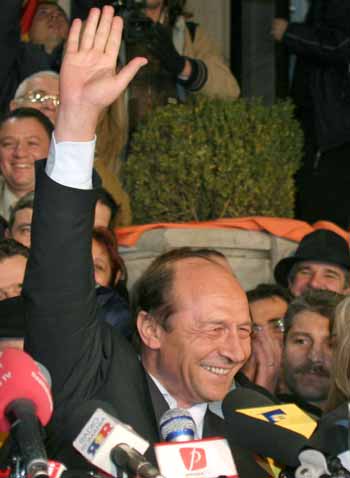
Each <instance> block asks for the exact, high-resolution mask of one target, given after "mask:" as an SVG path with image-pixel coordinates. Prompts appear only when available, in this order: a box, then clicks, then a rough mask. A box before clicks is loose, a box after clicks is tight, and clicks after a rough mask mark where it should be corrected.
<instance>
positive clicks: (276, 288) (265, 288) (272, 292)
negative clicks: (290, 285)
mask: <svg viewBox="0 0 350 478" xmlns="http://www.w3.org/2000/svg"><path fill="white" fill-rule="evenodd" d="M247 297H248V302H249V304H252V303H253V302H256V301H258V300H264V299H272V298H273V297H278V298H280V299H282V300H284V301H285V302H287V304H289V302H290V301H291V300H292V296H291V295H290V292H289V291H288V290H287V289H285V288H284V287H282V286H280V285H277V284H259V285H257V286H256V287H255V289H251V290H248V292H247Z"/></svg>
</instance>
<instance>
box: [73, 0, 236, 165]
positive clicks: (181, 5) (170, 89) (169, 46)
mask: <svg viewBox="0 0 350 478" xmlns="http://www.w3.org/2000/svg"><path fill="white" fill-rule="evenodd" d="M106 3H114V6H115V8H116V13H117V14H118V15H122V16H123V17H124V24H125V28H124V30H125V34H124V47H125V55H124V56H125V62H127V61H129V60H130V59H131V58H134V57H136V56H143V57H147V59H148V65H147V66H146V67H145V68H144V69H142V70H141V71H140V72H139V73H138V74H137V76H136V78H135V79H134V80H133V81H132V82H131V85H130V86H129V89H128V92H127V95H126V96H125V95H124V96H123V97H121V98H119V99H118V100H117V101H116V102H115V103H114V104H112V106H111V107H109V109H108V111H107V112H105V114H104V115H103V118H102V119H101V121H100V124H99V128H98V131H97V138H98V140H97V154H98V155H99V156H100V157H101V159H103V160H104V162H106V164H107V165H108V166H109V167H111V169H113V170H115V171H117V170H118V161H117V157H118V156H119V155H120V153H121V150H122V148H123V146H125V144H126V143H127V140H128V138H129V135H130V133H132V132H133V130H134V129H135V127H136V125H137V124H138V122H139V121H140V120H141V119H142V118H144V116H145V115H146V114H147V113H148V112H149V111H153V109H154V108H156V107H158V106H164V105H166V104H168V103H175V102H178V101H185V100H186V98H187V97H188V96H189V95H191V94H194V93H196V92H200V93H202V94H205V95H209V96H220V97H225V98H231V99H236V98H237V97H238V96H239V92H240V91H239V86H238V84H237V81H236V79H235V78H234V77H233V75H232V73H231V71H230V70H229V68H228V67H227V66H226V65H225V63H224V60H223V58H222V56H221V55H220V53H219V50H218V49H217V48H216V46H215V45H214V43H213V41H212V40H211V39H210V38H209V37H208V35H207V33H206V32H205V31H204V30H203V29H202V28H201V26H199V25H198V24H196V23H194V22H193V21H189V14H188V13H187V12H186V10H185V3H186V0H146V1H145V2H140V0H139V1H137V0H134V1H126V0H125V1H119V2H107V1H102V2H101V1H98V0H75V6H76V7H80V11H79V13H80V16H81V17H82V18H84V17H85V16H86V14H87V11H88V9H89V8H90V7H92V6H101V4H106ZM142 6H146V8H142ZM126 98H127V100H126ZM116 131H118V134H117V135H116V134H115V132H116ZM116 136H117V137H116Z"/></svg>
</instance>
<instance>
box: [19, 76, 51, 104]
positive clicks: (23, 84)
mask: <svg viewBox="0 0 350 478" xmlns="http://www.w3.org/2000/svg"><path fill="white" fill-rule="evenodd" d="M45 76H51V77H52V78H57V79H59V75H58V73H56V72H55V71H52V70H42V71H38V72H36V73H33V74H32V75H29V76H27V78H25V79H24V80H23V81H22V82H21V83H20V84H19V86H18V88H17V90H16V93H15V96H14V100H16V98H21V97H22V96H24V95H25V94H26V93H27V92H28V84H29V83H30V82H31V81H33V80H35V79H36V78H42V77H45Z"/></svg>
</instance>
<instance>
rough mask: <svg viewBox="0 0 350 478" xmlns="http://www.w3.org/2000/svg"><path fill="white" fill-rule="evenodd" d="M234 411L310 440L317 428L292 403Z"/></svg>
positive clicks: (313, 422) (314, 422) (309, 418)
mask: <svg viewBox="0 0 350 478" xmlns="http://www.w3.org/2000/svg"><path fill="white" fill-rule="evenodd" d="M236 411H237V412H239V413H243V414H244V415H247V416H248V417H252V418H256V419H257V420H262V421H264V422H269V423H272V424H273V425H276V426H279V427H282V428H286V429H287V430H291V431H293V432H296V433H299V434H300V435H303V436H304V437H305V438H310V436H311V435H312V434H313V432H314V431H315V428H316V426H317V422H316V421H315V420H313V419H312V418H311V417H310V416H309V415H307V414H306V413H305V412H304V411H303V410H301V409H300V408H299V407H297V406H296V405H295V404H294V403H284V404H280V405H272V406H271V405H269V406H267V407H255V408H241V409H239V410H236Z"/></svg>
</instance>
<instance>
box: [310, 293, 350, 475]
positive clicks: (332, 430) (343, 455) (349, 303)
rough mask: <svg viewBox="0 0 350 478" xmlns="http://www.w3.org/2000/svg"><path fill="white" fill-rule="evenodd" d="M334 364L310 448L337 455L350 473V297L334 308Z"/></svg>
mask: <svg viewBox="0 0 350 478" xmlns="http://www.w3.org/2000/svg"><path fill="white" fill-rule="evenodd" d="M332 341H333V363H332V373H331V384H330V392H329V397H328V401H327V404H326V407H325V414H324V415H323V416H322V419H321V421H320V423H319V426H318V428H317V430H316V433H315V434H314V436H313V438H312V440H313V446H315V447H316V448H319V449H320V450H322V451H323V452H324V453H327V454H328V455H331V456H338V458H340V460H341V462H342V465H343V466H344V467H345V468H346V469H347V470H348V471H350V443H349V436H350V435H349V431H350V430H349V418H350V298H349V297H346V298H345V299H343V301H342V302H340V304H339V305H338V306H337V308H336V313H335V320H334V326H333V329H332Z"/></svg>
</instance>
